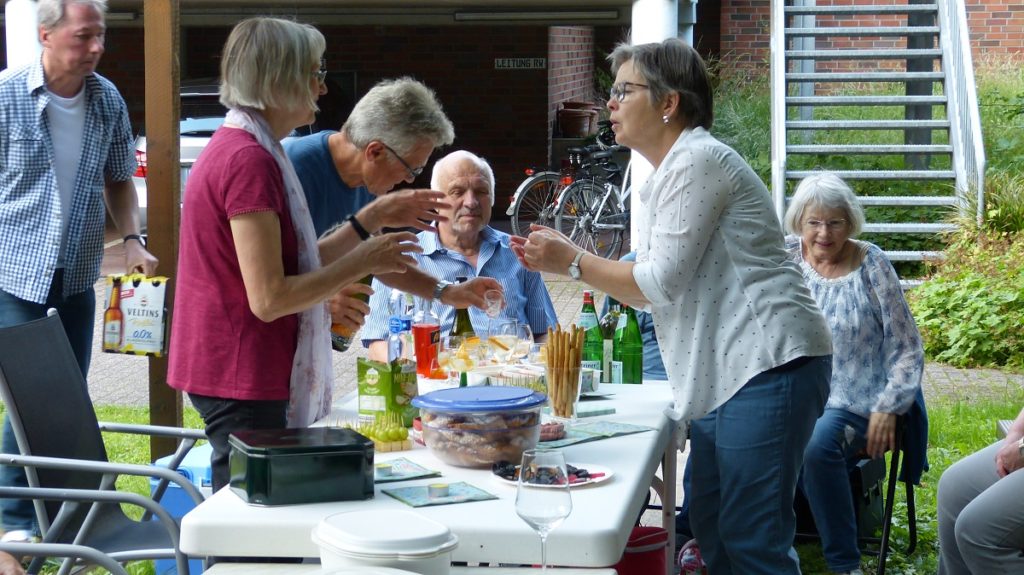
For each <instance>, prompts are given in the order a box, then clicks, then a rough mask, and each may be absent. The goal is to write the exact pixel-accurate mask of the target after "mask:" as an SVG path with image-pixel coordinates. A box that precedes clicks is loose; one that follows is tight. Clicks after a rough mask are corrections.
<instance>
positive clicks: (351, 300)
mask: <svg viewBox="0 0 1024 575" xmlns="http://www.w3.org/2000/svg"><path fill="white" fill-rule="evenodd" d="M356 294H362V295H365V296H366V297H367V298H369V297H370V296H371V295H373V288H371V287H370V286H368V285H366V284H364V283H359V282H356V283H354V284H349V285H347V286H345V287H343V288H341V291H339V292H338V293H336V294H334V296H333V297H331V299H330V300H328V302H327V304H328V307H329V308H330V310H331V325H332V326H333V325H336V324H341V325H342V326H343V327H344V328H345V329H348V330H350V331H351V332H352V333H355V332H356V331H357V330H358V329H359V328H360V327H361V326H362V325H363V324H364V323H366V316H367V315H368V314H369V313H370V306H369V304H367V303H366V302H364V301H362V300H360V299H358V298H356V297H354V296H355V295H356Z"/></svg>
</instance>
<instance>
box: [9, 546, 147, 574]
mask: <svg viewBox="0 0 1024 575" xmlns="http://www.w3.org/2000/svg"><path fill="white" fill-rule="evenodd" d="M0 551H4V552H6V553H10V554H11V555H14V556H15V557H21V556H29V557H78V558H81V559H85V560H86V561H89V562H91V563H93V564H95V565H99V566H100V567H103V568H104V569H106V570H107V571H110V572H111V573H112V574H113V575H128V572H127V571H125V570H124V567H122V566H121V564H120V563H118V562H117V561H115V560H113V559H111V558H110V556H109V555H107V554H106V553H102V552H100V551H98V550H96V549H93V548H92V547H86V546H84V545H69V544H64V543H0Z"/></svg>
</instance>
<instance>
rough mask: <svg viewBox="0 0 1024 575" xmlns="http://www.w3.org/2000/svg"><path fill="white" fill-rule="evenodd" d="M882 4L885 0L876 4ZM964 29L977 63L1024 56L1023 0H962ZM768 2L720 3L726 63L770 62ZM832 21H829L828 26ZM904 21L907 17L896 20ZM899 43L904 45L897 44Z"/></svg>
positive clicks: (835, 0)
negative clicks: (964, 5)
mask: <svg viewBox="0 0 1024 575" xmlns="http://www.w3.org/2000/svg"><path fill="white" fill-rule="evenodd" d="M875 1H877V2H878V3H883V2H884V1H885V0H875ZM853 3H860V2H858V1H857V0H832V1H829V0H819V1H818V4H819V5H832V4H834V5H849V4H853ZM886 3H892V4H904V3H905V1H903V0H892V1H891V2H886ZM966 3H967V4H966V7H967V20H968V22H967V26H968V28H969V29H970V38H971V47H972V49H973V56H974V60H975V62H978V61H980V60H981V59H983V58H984V57H985V56H987V55H990V54H991V55H1010V56H1014V57H1020V56H1024V2H1022V0H966ZM770 4H771V3H770V0H721V41H720V50H721V56H722V59H723V60H724V61H727V62H729V63H730V66H732V67H733V68H737V69H740V70H744V69H746V70H756V69H759V68H764V67H765V66H766V65H767V62H768V57H769V54H768V46H769V37H770V34H771V30H770V21H771V14H770V12H771V8H770ZM818 18H819V22H827V23H829V24H832V25H840V24H842V23H852V22H857V21H858V20H857V19H856V18H850V17H841V18H832V19H830V18H827V17H821V16H819V17H818ZM830 20H831V22H830ZM862 21H868V22H872V23H875V25H889V26H891V25H895V24H896V22H897V20H895V19H893V18H886V17H878V18H869V19H867V20H862ZM900 21H901V22H902V21H905V18H904V19H902V20H900ZM900 43H901V44H900V45H902V41H900ZM821 45H822V46H825V45H829V46H830V47H836V48H838V47H841V46H843V45H846V46H849V45H859V46H872V47H876V48H884V47H891V46H893V40H892V39H889V38H870V39H865V41H864V42H861V43H859V44H851V43H849V42H846V43H845V44H841V43H840V42H834V43H832V42H829V41H828V40H827V39H825V40H822V41H821Z"/></svg>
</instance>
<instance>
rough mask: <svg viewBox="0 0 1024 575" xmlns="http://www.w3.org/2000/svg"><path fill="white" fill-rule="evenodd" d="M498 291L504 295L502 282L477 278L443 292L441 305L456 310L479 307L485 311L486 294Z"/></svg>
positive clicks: (452, 286) (449, 287) (451, 286)
mask: <svg viewBox="0 0 1024 575" xmlns="http://www.w3.org/2000/svg"><path fill="white" fill-rule="evenodd" d="M492 289H493V290H498V291H501V292H502V293H504V290H503V289H502V287H501V282H499V281H498V280H496V279H494V278H486V277H475V278H473V279H471V280H469V281H466V282H462V283H460V284H455V285H450V286H448V287H446V288H445V290H444V291H443V292H441V303H443V304H446V305H450V306H452V307H455V308H459V309H462V308H466V307H470V306H473V307H478V308H480V309H485V308H486V307H487V304H486V302H484V292H486V291H487V290H492Z"/></svg>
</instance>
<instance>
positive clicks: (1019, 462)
mask: <svg viewBox="0 0 1024 575" xmlns="http://www.w3.org/2000/svg"><path fill="white" fill-rule="evenodd" d="M1018 441H1020V436H1019V435H1016V434H1010V435H1007V436H1006V439H1005V440H1004V441H1003V446H1002V447H1000V448H999V451H998V452H997V453H996V474H997V475H999V477H1006V476H1007V475H1009V474H1011V473H1013V472H1014V471H1017V470H1018V469H1020V468H1021V467H1024V458H1021V456H1020V449H1019V448H1018V447H1017V442H1018Z"/></svg>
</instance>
